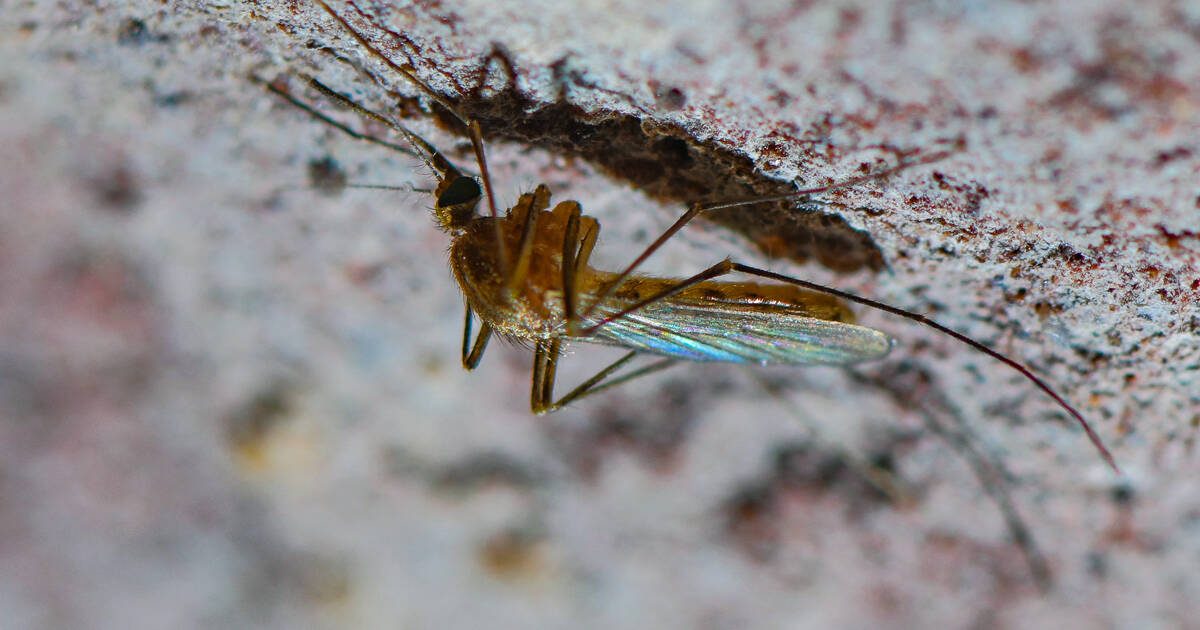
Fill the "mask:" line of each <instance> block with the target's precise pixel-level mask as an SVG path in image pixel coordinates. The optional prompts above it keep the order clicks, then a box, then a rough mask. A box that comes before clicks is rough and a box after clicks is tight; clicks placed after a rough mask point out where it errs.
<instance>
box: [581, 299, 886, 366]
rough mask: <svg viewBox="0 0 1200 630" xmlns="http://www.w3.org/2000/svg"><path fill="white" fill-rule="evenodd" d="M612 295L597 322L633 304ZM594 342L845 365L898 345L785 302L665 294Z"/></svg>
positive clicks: (683, 354) (745, 359) (705, 355)
mask: <svg viewBox="0 0 1200 630" xmlns="http://www.w3.org/2000/svg"><path fill="white" fill-rule="evenodd" d="M631 305H632V303H624V301H622V300H618V299H611V298H610V299H607V300H605V301H604V303H602V304H601V305H600V306H599V307H597V308H596V311H595V313H594V314H593V317H594V319H595V321H596V322H599V321H602V320H603V319H604V318H606V317H609V316H612V315H615V314H617V313H619V312H620V311H621V310H622V309H624V308H627V307H629V306H631ZM582 340H583V341H594V342H598V343H605V344H610V345H617V346H623V347H626V348H629V349H631V350H639V351H642V352H649V353H652V354H659V355H663V356H668V357H674V358H678V359H686V360H689V361H729V362H733V363H759V364H764V365H766V364H785V365H846V364H849V363H857V362H859V361H870V360H873V359H879V358H882V357H883V356H884V355H886V354H887V353H888V351H889V350H891V347H892V342H891V339H890V338H888V336H887V335H885V334H884V333H882V332H880V331H878V330H875V329H873V328H866V327H863V326H856V325H854V324H847V323H843V322H837V321H829V320H824V319H817V318H814V317H808V316H805V315H800V314H798V313H797V309H789V308H788V307H787V306H786V305H780V304H761V303H740V302H728V301H714V302H697V301H694V300H677V299H672V298H667V299H664V300H661V301H659V302H655V303H653V304H650V305H648V306H646V307H644V308H641V309H638V310H636V311H633V312H631V313H628V314H626V315H624V316H622V317H620V318H618V319H616V320H613V321H611V322H609V323H607V324H604V325H603V326H601V327H600V328H599V329H598V330H597V331H596V332H595V334H594V336H592V337H587V338H583V339H582Z"/></svg>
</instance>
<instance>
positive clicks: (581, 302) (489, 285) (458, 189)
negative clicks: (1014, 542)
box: [264, 0, 1120, 473]
mask: <svg viewBox="0 0 1200 630" xmlns="http://www.w3.org/2000/svg"><path fill="white" fill-rule="evenodd" d="M318 4H320V5H321V7H322V8H324V10H325V11H326V12H327V13H328V14H329V15H330V16H331V17H332V18H333V19H334V20H335V21H336V22H337V23H339V24H340V25H341V26H342V27H343V28H344V29H345V30H346V31H347V32H348V33H349V34H350V35H351V36H352V37H353V38H354V39H355V40H356V41H357V42H358V43H359V44H360V45H361V46H362V47H363V48H364V49H365V50H367V51H368V52H369V53H370V54H371V55H373V56H374V57H376V58H377V59H379V60H380V61H381V62H382V63H384V64H385V65H386V66H388V67H389V68H390V69H391V70H393V71H395V72H396V73H398V74H399V75H401V76H403V77H404V78H405V79H406V80H407V81H409V82H410V83H412V84H413V86H414V87H416V88H417V89H418V90H419V91H420V92H421V93H423V94H424V95H425V96H426V97H428V98H429V99H431V100H432V101H434V102H436V103H438V104H440V105H441V106H442V107H444V108H446V110H447V111H448V112H450V113H451V114H452V115H454V116H455V117H456V118H458V119H459V120H460V121H461V122H462V123H463V124H464V125H465V126H466V128H467V130H468V136H469V138H470V141H471V146H472V149H473V152H474V155H475V161H476V164H477V165H478V169H479V173H480V176H479V178H476V177H474V176H471V175H465V174H463V172H462V171H460V170H459V169H458V168H457V167H456V166H454V165H453V164H452V163H451V162H450V161H449V160H448V159H447V158H446V157H445V156H444V155H443V154H442V153H441V152H439V151H438V150H437V149H435V148H434V147H433V146H432V145H431V144H430V143H429V142H427V141H426V140H425V139H423V138H422V137H420V136H419V135H417V134H416V133H415V132H413V131H411V130H410V129H409V128H408V127H406V126H405V125H404V124H403V123H401V122H399V121H398V120H396V119H394V118H392V117H388V116H385V115H382V114H379V113H376V112H374V111H371V110H369V109H367V108H366V107H364V106H362V105H359V104H358V103H357V102H355V101H353V100H352V99H350V98H349V97H347V96H345V95H342V94H340V93H338V92H336V91H334V90H333V89H331V88H329V87H327V86H325V85H324V84H323V83H321V82H320V81H318V80H317V79H316V78H312V77H308V83H309V85H310V86H311V87H312V88H313V89H315V90H316V91H317V92H319V93H321V94H322V95H323V96H325V97H326V98H328V99H329V100H331V101H332V102H334V103H337V104H340V105H341V106H344V107H345V108H347V109H350V110H352V111H354V112H356V113H357V114H358V115H360V116H362V117H364V118H366V119H370V120H374V121H377V122H379V123H382V124H384V125H386V126H388V127H389V128H391V129H392V130H394V131H395V132H396V133H398V134H399V135H400V136H401V137H403V138H404V139H405V141H406V142H407V144H408V145H409V146H410V147H411V151H408V150H404V152H405V153H412V154H415V155H416V156H417V157H419V158H420V159H421V160H422V161H423V162H424V163H425V164H426V165H428V166H429V168H430V169H431V170H432V171H433V173H434V176H435V177H436V179H437V186H436V188H435V190H434V191H433V197H434V200H435V201H434V206H433V215H434V218H435V219H436V221H437V223H438V225H439V227H440V228H441V229H442V230H443V231H445V232H447V233H448V234H449V235H450V238H451V241H452V242H451V246H450V267H451V269H452V270H453V272H454V276H455V278H456V280H457V281H458V285H459V288H460V289H461V290H462V293H463V296H464V298H465V303H466V316H465V322H464V325H463V338H462V353H461V356H462V364H463V367H464V368H466V369H467V370H473V369H474V368H475V367H477V366H478V365H479V362H480V360H481V359H482V357H483V353H484V351H485V349H486V348H487V344H488V340H489V339H491V337H492V336H499V337H504V338H508V339H511V340H517V341H521V342H525V343H527V344H528V345H531V346H532V347H533V370H532V382H531V386H530V408H531V410H532V411H533V413H535V414H538V415H541V414H545V413H549V412H552V411H555V410H558V409H560V408H562V407H564V406H566V405H568V404H570V403H572V402H575V401H578V400H580V399H582V398H585V397H587V396H591V395H593V394H596V393H597V392H600V391H603V390H605V389H608V388H611V387H614V386H617V385H620V384H622V383H626V382H628V381H630V380H633V379H635V378H639V377H642V376H645V375H647V374H651V373H655V372H658V371H661V370H663V369H666V368H668V367H670V366H672V365H674V364H676V363H678V362H680V361H708V362H728V363H743V364H760V365H849V364H853V363H859V362H863V361H871V360H876V359H880V358H882V357H884V356H885V355H887V354H888V352H889V351H890V350H891V348H892V345H893V343H892V340H891V339H890V338H889V337H888V336H887V335H886V334H885V333H883V332H881V331H879V330H875V329H872V328H867V327H864V326H859V325H857V324H855V323H854V321H855V319H854V314H853V312H852V311H851V310H850V308H849V307H848V305H847V303H851V302H852V303H857V304H860V305H863V306H866V307H869V308H872V309H876V310H880V311H883V312H886V313H890V314H892V315H895V316H898V317H902V318H905V319H908V320H912V321H915V322H917V323H919V324H922V325H924V326H927V327H929V328H932V329H933V330H936V331H938V332H940V333H942V334H945V335H949V336H950V337H952V338H954V339H956V340H958V341H960V342H962V343H964V344H966V345H967V346H970V347H971V348H973V349H975V350H977V351H979V352H982V353H983V354H986V355H988V356H989V357H991V358H993V359H995V360H996V361H999V362H1001V363H1003V364H1005V365H1007V366H1009V367H1010V368H1012V369H1014V370H1016V371H1017V372H1018V373H1020V374H1021V375H1022V376H1023V377H1025V378H1026V379H1027V380H1028V381H1030V382H1031V383H1032V384H1033V385H1035V386H1036V387H1037V388H1038V389H1040V390H1042V391H1043V392H1044V393H1045V394H1047V395H1048V396H1050V398H1052V399H1053V400H1054V401H1055V402H1056V403H1057V404H1058V405H1059V406H1060V407H1062V408H1063V409H1064V410H1065V411H1066V412H1067V413H1069V414H1070V415H1071V416H1072V417H1073V418H1074V419H1075V420H1076V421H1077V422H1078V424H1079V425H1080V426H1081V427H1082V428H1083V430H1084V432H1085V433H1086V435H1087V437H1088V439H1089V440H1090V441H1091V443H1092V444H1093V445H1094V446H1095V448H1096V450H1097V451H1098V452H1099V453H1100V455H1101V456H1102V457H1103V459H1104V461H1105V462H1107V463H1108V465H1109V466H1111V467H1112V469H1113V470H1114V471H1116V472H1118V473H1119V472H1120V469H1119V468H1118V467H1117V464H1116V461H1115V460H1114V458H1113V456H1112V454H1111V453H1110V452H1109V450H1108V448H1107V447H1105V445H1104V443H1103V441H1102V440H1101V439H1100V437H1099V435H1098V434H1097V433H1096V432H1095V431H1094V430H1093V429H1092V427H1091V425H1090V424H1089V423H1088V421H1087V419H1086V418H1084V417H1083V415H1082V414H1081V413H1080V412H1079V411H1078V410H1076V409H1075V408H1074V407H1073V406H1071V404H1070V403H1068V402H1067V401H1066V400H1065V399H1064V398H1063V397H1062V396H1060V395H1059V394H1058V393H1057V392H1056V391H1055V390H1054V389H1053V388H1051V387H1050V386H1049V385H1048V384H1047V383H1046V382H1045V381H1043V380H1042V379H1041V378H1039V377H1038V376H1037V375H1035V374H1034V373H1033V372H1032V371H1031V370H1030V369H1029V368H1028V367H1026V366H1025V365H1023V364H1021V363H1019V362H1017V361H1016V360H1014V359H1012V358H1010V357H1008V356H1006V355H1004V354H1002V353H1000V352H998V351H996V350H993V349H992V348H990V347H988V346H986V345H984V344H983V343H981V342H979V341H976V340H975V339H972V338H971V337H968V336H966V335H964V334H962V333H959V332H957V331H955V330H953V329H950V328H948V327H946V326H943V325H941V324H939V323H937V322H936V321H933V320H931V319H929V318H927V317H925V316H924V315H921V314H919V313H915V312H911V311H907V310H904V309H901V308H898V307H894V306H890V305H888V304H885V303H882V302H878V301H875V300H872V299H869V298H865V297H860V296H858V295H854V294H852V293H848V292H846V291H842V290H839V289H835V288H832V287H827V286H824V285H820V284H817V283H813V282H809V281H806V280H801V279H799V278H793V277H791V276H786V275H783V274H780V273H776V272H773V271H769V270H766V269H760V268H758V267H753V266H750V265H746V264H743V263H740V262H736V261H734V260H732V259H730V258H726V259H724V260H722V261H720V262H718V263H716V264H714V265H712V266H711V267H709V268H707V269H705V270H703V271H701V272H699V273H697V274H695V275H693V276H691V277H689V278H684V279H677V278H660V277H654V276H649V275H643V274H638V273H636V272H637V270H638V268H639V267H640V266H641V265H642V263H644V262H645V261H646V260H647V259H648V258H649V257H650V256H651V255H652V254H654V253H655V252H656V251H657V250H658V249H659V248H660V247H662V245H663V244H664V243H666V242H667V241H668V240H669V239H670V238H671V237H673V236H674V235H675V234H676V233H677V232H679V231H680V230H681V229H683V227H684V226H686V225H687V224H689V223H690V222H692V221H693V220H694V219H696V218H697V217H700V216H702V215H705V214H708V213H712V212H716V211H719V210H726V209H730V208H738V207H746V206H750V205H754V204H758V203H767V202H775V201H782V200H796V199H804V198H808V197H810V196H812V195H819V194H822V193H827V192H829V191H832V190H836V189H841V188H847V187H851V186H855V185H858V184H862V183H865V182H868V181H873V180H879V179H882V178H885V177H887V176H889V175H891V174H894V173H896V172H898V171H900V170H903V169H906V168H909V167H911V166H913V165H914V164H913V163H904V162H903V161H902V162H901V163H900V164H898V165H897V166H894V167H892V168H889V169H884V170H881V171H878V172H874V173H870V174H866V175H862V176H859V177H853V178H849V179H846V180H843V181H841V182H838V183H835V184H831V185H827V186H818V187H813V188H806V189H802V190H796V191H794V192H791V193H788V194H784V195H777V196H770V197H759V198H753V199H742V200H736V201H728V202H722V203H709V204H694V205H692V206H691V207H689V208H688V209H687V210H686V211H685V212H684V213H683V214H682V216H680V217H679V218H678V219H677V220H676V221H675V222H674V223H673V224H672V225H671V226H670V227H669V228H667V229H666V230H665V231H664V232H663V233H662V234H661V235H660V236H659V237H658V238H656V239H655V240H654V241H653V242H652V243H651V244H650V245H649V246H648V247H646V249H645V250H644V251H643V252H642V253H641V254H639V255H638V256H637V257H636V258H635V259H634V260H633V262H631V263H630V264H629V265H628V266H627V267H625V268H624V269H623V270H622V271H620V272H617V273H612V272H606V271H600V270H597V269H594V268H592V267H591V266H589V264H588V263H589V259H590V256H591V254H592V250H593V248H594V247H595V245H596V241H597V238H598V237H599V234H600V224H599V222H598V221H597V220H596V219H595V218H593V217H589V216H587V215H585V214H583V212H582V207H581V206H580V204H579V203H578V202H576V201H560V202H558V203H557V204H555V205H554V207H553V208H551V207H550V189H549V188H547V187H546V186H545V185H544V184H543V185H539V186H537V187H536V188H535V189H534V191H533V192H531V193H526V194H523V195H521V197H520V198H519V200H518V201H517V203H516V204H515V205H514V206H513V207H511V208H509V209H508V210H507V211H506V212H505V213H504V214H503V216H501V214H500V213H499V212H498V211H497V208H496V202H495V195H494V193H493V187H492V183H491V178H490V176H489V173H488V167H487V159H486V157H485V155H484V145H483V134H482V131H481V129H480V125H479V122H478V121H476V120H474V119H472V118H470V117H469V116H467V115H465V114H463V113H461V112H460V111H459V109H458V108H457V107H455V106H454V105H453V104H452V103H450V102H449V101H448V100H447V99H446V98H444V97H443V96H442V95H440V94H439V93H437V92H435V91H434V90H433V88H431V87H430V86H429V85H428V84H426V83H425V82H424V81H422V80H421V79H420V78H419V77H418V76H417V74H416V71H415V69H414V68H413V67H412V66H410V65H407V64H404V65H401V64H398V63H396V62H394V61H393V60H391V59H390V58H389V57H388V56H387V55H384V54H383V53H382V52H381V51H380V50H379V49H378V48H376V47H375V46H374V45H373V44H372V43H371V42H370V41H368V39H367V38H366V36H364V35H363V34H362V33H361V32H360V31H359V30H358V29H356V28H355V27H354V26H353V25H351V24H350V22H349V21H348V20H347V19H346V18H344V17H343V16H342V15H341V14H339V13H338V12H336V11H334V10H333V9H332V8H330V7H329V5H328V4H326V3H325V2H324V1H323V0H318ZM264 85H266V87H267V89H269V90H270V91H272V92H273V93H275V94H277V95H279V96H280V97H282V98H284V99H286V100H287V101H289V102H290V103H292V104H293V105H296V106H297V107H299V108H301V109H303V110H304V111H305V112H307V113H308V114H309V115H311V116H313V117H315V118H317V119H319V120H321V121H323V122H325V123H328V124H332V125H333V126H334V127H336V128H338V129H340V130H342V131H344V132H346V133H348V134H350V135H351V136H353V137H355V138H358V139H363V140H369V141H372V142H376V143H379V144H384V145H386V146H390V147H392V148H399V147H396V145H392V144H390V143H386V142H383V141H381V140H378V139H375V138H372V137H370V136H366V135H365V134H361V133H359V132H357V131H355V130H353V129H351V128H349V127H348V126H346V125H343V124H341V123H339V122H337V121H334V120H332V119H330V118H329V117H327V116H325V115H324V114H321V113H319V112H317V111H316V110H315V109H313V108H312V107H310V106H309V105H307V104H305V103H303V102H302V101H300V100H298V99H296V98H294V97H292V96H291V95H290V94H289V93H288V92H287V91H285V90H283V89H281V88H278V87H275V86H274V85H271V84H269V83H265V82H264ZM929 161H932V160H929V159H926V160H922V161H919V162H917V163H918V164H921V163H927V162H929ZM481 183H482V185H481ZM485 198H486V200H487V205H488V210H489V212H488V214H482V213H481V212H480V211H479V205H480V203H481V202H482V201H483V200H484V199H485ZM734 273H740V274H744V275H746V276H750V277H753V278H755V279H756V281H753V282H746V281H741V282H739V281H727V280H717V279H718V278H722V277H724V276H728V275H730V274H734ZM476 318H478V320H479V321H480V325H479V331H478V333H476V334H475V335H474V337H473V339H472V326H473V323H474V320H475V319H476ZM569 341H583V342H590V343H599V344H606V345H611V346H618V347H621V348H625V349H627V350H628V352H626V353H625V354H624V355H623V356H621V357H620V358H618V359H617V360H616V361H613V362H612V363H611V364H609V365H608V366H607V367H605V368H603V369H602V370H600V371H599V372H597V373H596V374H595V375H594V376H592V377H591V378H589V379H587V380H585V381H584V382H583V383H581V384H580V385H578V386H577V387H575V388H574V389H572V390H571V391H569V392H568V393H566V394H565V395H562V396H561V397H557V398H556V397H555V394H554V389H555V376H556V374H557V370H558V361H559V357H560V356H561V355H562V352H563V345H564V343H566V342H569ZM642 354H647V355H654V356H657V357H658V359H657V360H655V361H654V362H652V363H649V364H647V365H644V366H642V367H639V368H637V369H628V368H627V369H625V371H624V372H622V368H626V366H627V365H628V364H629V363H630V362H631V361H632V360H633V359H634V358H635V357H637V356H638V355H642Z"/></svg>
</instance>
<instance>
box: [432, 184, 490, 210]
mask: <svg viewBox="0 0 1200 630" xmlns="http://www.w3.org/2000/svg"><path fill="white" fill-rule="evenodd" d="M479 197H480V192H479V183H478V182H476V181H475V180H474V179H472V178H470V177H459V178H458V179H455V180H454V181H452V182H450V185H449V186H447V187H446V190H445V191H443V192H442V194H441V195H440V196H438V200H437V205H438V207H439V208H448V207H450V206H457V205H460V204H464V203H468V202H472V201H477V200H478V199H479Z"/></svg>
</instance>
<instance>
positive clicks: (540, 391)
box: [530, 340, 678, 415]
mask: <svg viewBox="0 0 1200 630" xmlns="http://www.w3.org/2000/svg"><path fill="white" fill-rule="evenodd" d="M559 349H560V346H559V342H558V341H557V340H555V341H552V342H549V343H548V344H547V343H545V342H542V343H539V344H538V345H537V346H536V347H535V348H534V351H533V382H532V384H531V388H530V408H531V409H532V410H533V413H535V414H537V415H543V414H547V413H550V412H552V411H557V410H558V409H561V408H562V407H564V406H566V405H568V404H570V403H572V402H574V401H576V400H579V399H581V398H585V397H587V396H590V395H592V394H595V393H596V392H599V391H603V390H605V389H608V388H610V387H615V386H617V385H621V384H622V383H628V382H629V381H632V380H633V379H635V378H640V377H642V376H646V375H647V374H653V373H655V372H658V371H661V370H665V369H666V368H668V367H671V366H672V365H674V364H676V363H678V361H676V360H675V359H661V360H659V361H655V362H654V363H650V364H648V365H645V366H643V367H641V368H638V369H636V370H634V371H632V372H630V373H628V374H624V375H622V376H620V377H618V378H614V379H611V380H608V378H609V377H610V376H611V375H612V374H613V373H614V372H616V371H617V370H618V369H620V368H621V367H622V366H624V365H625V364H626V363H629V361H631V360H632V359H633V358H634V357H635V356H637V354H638V353H637V352H636V351H630V352H627V353H625V354H624V355H622V356H621V358H619V359H617V360H616V361H613V362H612V363H610V364H609V365H608V366H607V367H605V368H604V369H602V370H600V371H599V372H597V373H596V374H595V375H594V376H592V377H591V378H589V379H588V380H586V381H584V382H583V383H581V384H580V385H579V386H578V387H576V388H575V389H573V390H571V391H570V392H569V393H567V395H565V396H563V397H562V398H560V399H558V400H554V377H555V374H556V373H557V371H558V351H559ZM606 381H607V382H606Z"/></svg>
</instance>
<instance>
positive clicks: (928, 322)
mask: <svg viewBox="0 0 1200 630" xmlns="http://www.w3.org/2000/svg"><path fill="white" fill-rule="evenodd" d="M731 264H732V270H733V271H738V272H741V273H744V274H747V275H751V276H758V277H760V278H766V279H768V280H775V281H778V282H785V283H787V284H792V285H795V286H798V287H802V288H805V289H809V290H810V291H819V292H821V293H827V294H829V295H832V296H835V297H839V298H842V299H843V300H847V301H850V302H856V303H858V304H862V305H864V306H869V307H871V308H873V309H876V310H880V311H883V312H885V313H891V314H892V315H896V316H899V317H903V318H905V319H908V320H912V321H914V322H917V323H918V324H923V325H925V326H928V327H930V328H932V329H934V330H936V331H938V332H940V333H944V334H946V335H949V336H950V337H953V338H954V339H957V340H958V341H960V342H962V343H964V344H966V345H968V346H970V347H971V348H973V349H975V350H977V351H979V352H982V353H983V354H986V355H988V356H989V357H991V358H993V359H995V360H997V361H999V362H1001V363H1003V364H1005V365H1007V366H1008V367H1010V368H1012V369H1014V370H1016V371H1017V372H1019V373H1020V374H1021V375H1022V376H1024V377H1025V378H1026V379H1028V380H1029V381H1030V382H1031V383H1033V384H1034V385H1036V386H1037V388H1038V389H1040V390H1042V391H1043V392H1045V393H1046V395H1048V396H1050V398H1053V399H1054V402H1056V403H1058V405H1059V406H1060V407H1062V408H1063V409H1065V410H1066V411H1067V413H1069V414H1071V417H1073V418H1075V421H1076V422H1077V423H1078V424H1079V426H1080V427H1082V428H1083V432H1084V433H1086V434H1087V437H1088V440H1090V441H1091V442H1092V445H1093V446H1095V447H1096V450H1097V451H1099V452H1100V455H1101V456H1102V457H1103V458H1104V461H1105V462H1107V463H1108V465H1109V466H1111V467H1112V469H1113V470H1114V471H1116V472H1118V473H1120V472H1121V469H1120V468H1118V467H1117V462H1116V460H1115V459H1113V456H1112V453H1110V452H1109V451H1108V448H1107V447H1106V446H1104V442H1103V441H1101V440H1100V436H1099V435H1097V434H1096V431H1095V430H1093V429H1092V425H1091V424H1089V423H1088V421H1087V419H1086V418H1084V417H1083V414H1081V413H1079V411H1077V410H1076V409H1075V408H1074V407H1072V406H1071V404H1070V403H1068V402H1067V401H1066V400H1065V399H1063V397H1062V396H1060V395H1058V392H1056V391H1054V389H1052V388H1051V387H1050V385H1048V384H1047V383H1046V382H1045V381H1043V380H1042V379H1040V378H1038V376H1037V375H1036V374H1034V373H1033V372H1032V371H1030V369H1029V368H1027V367H1025V366H1024V365H1022V364H1020V363H1018V362H1017V361H1015V360H1013V359H1011V358H1009V357H1007V356H1005V355H1003V354H1001V353H1000V352H997V351H996V350H993V349H991V348H989V347H987V346H985V345H983V344H982V343H980V342H978V341H975V340H974V339H972V338H970V337H968V336H966V335H964V334H962V333H960V332H958V331H955V330H952V329H950V328H947V327H945V326H943V325H941V324H939V323H937V322H935V321H933V320H932V319H929V318H928V317H925V316H924V315H921V314H920V313H913V312H911V311H906V310H904V309H901V308H896V307H895V306H890V305H887V304H884V303H882V302H876V301H875V300H871V299H867V298H864V297H860V296H857V295H854V294H853V293H847V292H845V291H839V290H837V289H834V288H831V287H827V286H825V285H821V284H816V283H814V282H808V281H805V280H800V279H799V278H793V277H791V276H785V275H783V274H780V273H775V272H773V271H767V270H765V269H759V268H757V267H751V266H749V265H743V264H741V263H731Z"/></svg>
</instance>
